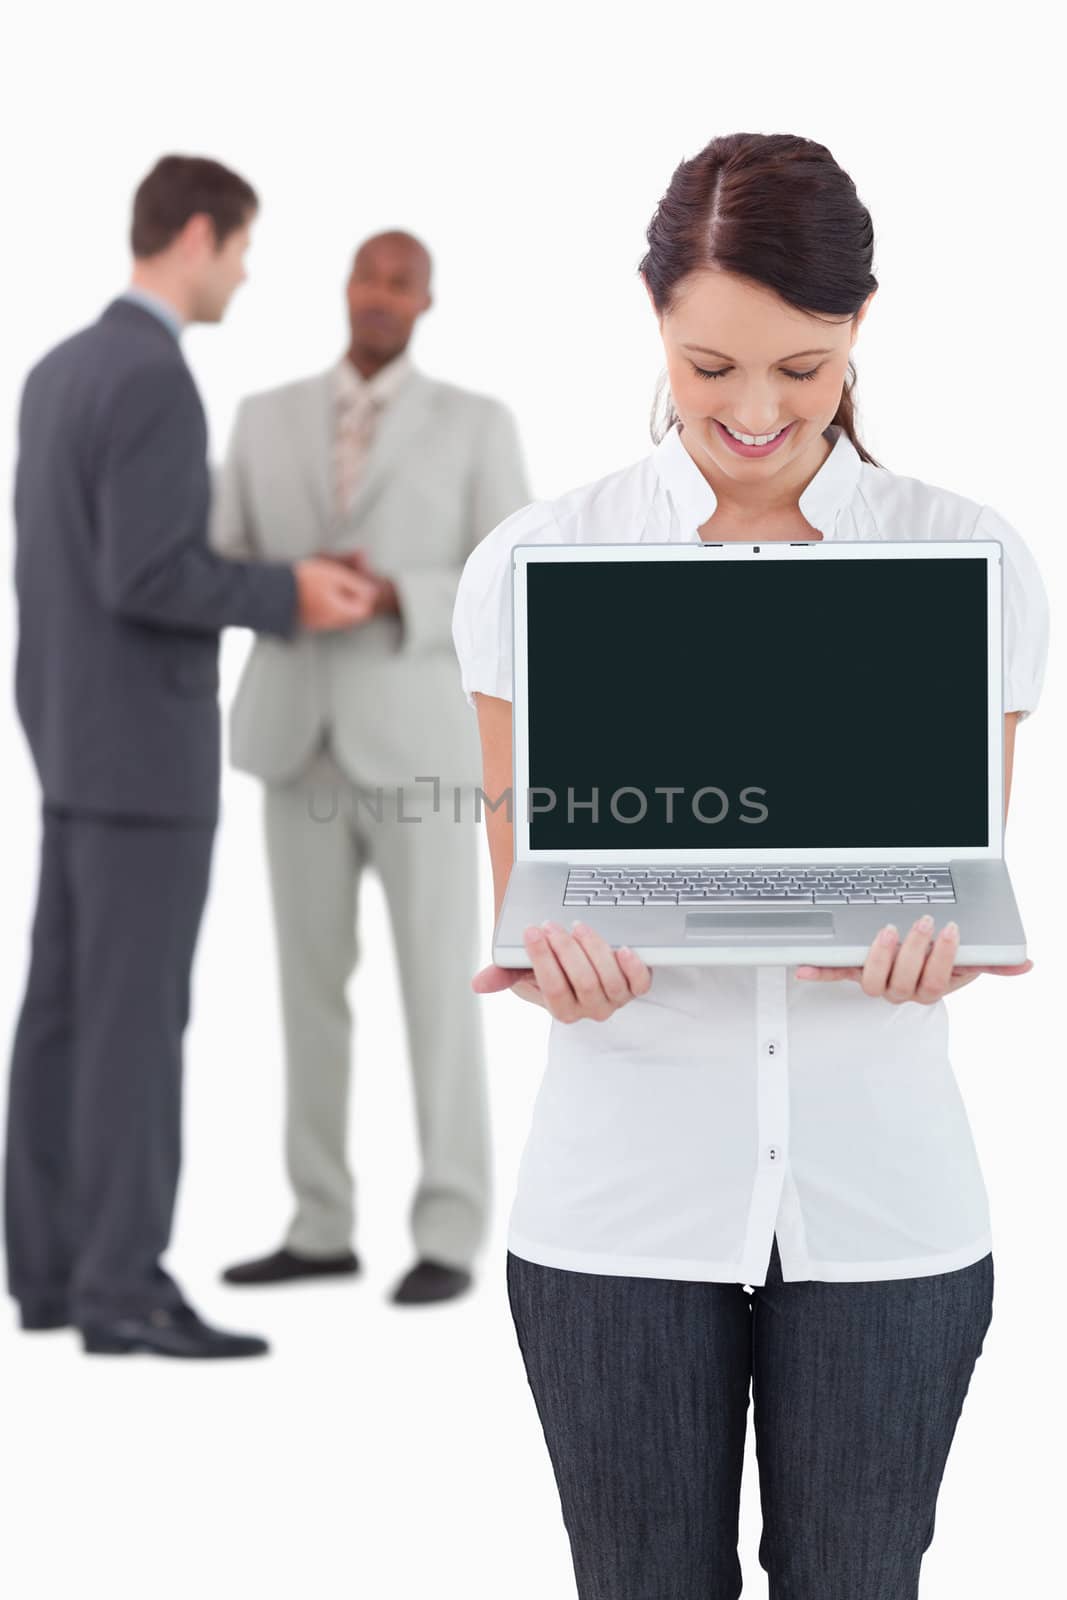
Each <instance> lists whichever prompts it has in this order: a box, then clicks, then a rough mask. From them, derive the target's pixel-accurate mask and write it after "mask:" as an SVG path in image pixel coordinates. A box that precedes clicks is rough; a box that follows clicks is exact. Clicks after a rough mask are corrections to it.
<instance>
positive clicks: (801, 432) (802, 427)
mask: <svg viewBox="0 0 1067 1600" xmlns="http://www.w3.org/2000/svg"><path fill="white" fill-rule="evenodd" d="M873 298H874V295H873V293H872V294H871V295H868V297H867V299H866V300H865V301H864V303H863V305H862V306H861V307H860V309H859V311H858V312H857V314H856V316H855V317H854V318H849V319H848V320H846V321H844V322H830V321H823V320H822V318H821V317H814V316H809V315H807V314H806V313H805V312H803V311H795V310H794V309H793V307H792V306H789V305H787V304H786V303H785V301H784V300H781V299H780V298H779V297H778V296H777V295H776V294H775V293H774V292H773V291H772V290H769V289H765V288H763V287H762V285H758V284H753V283H751V282H749V280H747V279H745V278H740V277H737V276H736V275H735V274H733V273H729V272H722V271H718V270H716V269H708V270H701V271H699V272H691V273H690V274H689V275H688V277H687V278H684V279H683V280H682V282H681V283H680V284H679V285H678V288H677V290H676V293H675V300H674V305H673V306H672V308H671V310H670V311H669V312H667V313H666V314H665V315H664V316H662V317H661V318H660V319H659V324H660V333H661V335H662V338H663V347H664V350H665V351H666V354H667V370H668V374H669V377H670V385H671V393H672V395H673V397H674V406H675V410H676V411H677V413H678V415H679V417H680V418H681V420H682V422H683V423H684V425H685V438H686V442H687V445H688V448H689V451H690V454H691V455H693V457H694V459H696V460H697V463H698V465H699V464H700V462H701V460H702V459H703V460H704V462H705V463H706V464H708V465H709V466H711V467H714V468H718V470H719V472H720V473H721V474H722V475H723V476H725V477H728V478H732V479H734V480H736V481H737V483H738V484H739V485H742V484H753V485H756V484H763V483H767V482H769V481H770V480H771V479H772V478H775V477H777V476H778V474H779V473H781V472H783V471H784V472H785V477H786V480H787V481H789V480H792V479H793V478H794V477H795V476H796V471H797V468H798V467H802V466H804V465H811V466H812V467H813V470H815V469H817V467H818V466H819V465H821V463H822V461H823V459H824V458H825V445H822V446H821V447H820V437H821V435H822V433H823V431H824V429H825V428H827V427H828V426H829V424H830V423H831V422H832V421H833V419H834V413H835V412H836V411H837V407H838V404H839V402H840V399H841V391H842V389H843V387H844V383H845V378H846V375H847V372H848V360H849V352H850V351H851V349H852V346H853V344H854V343H855V339H856V333H857V330H858V328H859V325H860V323H861V322H862V320H863V318H864V316H865V315H866V313H867V307H868V306H869V305H870V303H871V300H872V299H873ZM711 373H716V374H719V376H715V377H711V376H709V374H711ZM728 429H732V430H733V431H734V432H735V433H742V434H745V435H747V436H748V438H749V439H750V440H751V439H756V440H760V441H766V442H764V443H758V444H756V445H750V444H745V443H737V442H735V441H733V440H731V439H730V438H729V436H728V433H727V431H726V430H728ZM775 434H779V435H780V436H779V437H778V438H777V439H776V440H769V441H767V440H766V436H767V435H775ZM790 469H792V470H790Z"/></svg>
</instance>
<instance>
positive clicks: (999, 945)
mask: <svg viewBox="0 0 1067 1600" xmlns="http://www.w3.org/2000/svg"><path fill="white" fill-rule="evenodd" d="M1001 559H1002V551H1001V546H1000V544H999V542H998V541H996V540H983V541H977V540H974V541H968V540H959V541H956V540H946V541H936V542H935V541H922V542H920V541H917V540H899V541H879V542H872V543H866V542H862V541H858V542H847V541H839V540H827V541H819V540H813V541H802V542H797V543H785V542H772V543H768V544H762V545H761V544H748V543H745V544H739V543H734V542H730V543H725V544H711V543H706V544H705V543H693V544H663V543H661V544H640V545H634V544H619V545H613V544H609V545H594V544H578V545H547V546H546V545H516V546H515V547H514V550H513V573H512V577H513V585H512V596H513V637H514V663H515V666H514V690H513V693H514V700H513V752H512V754H513V767H512V771H513V774H514V782H513V787H512V792H511V795H510V797H509V799H510V804H511V815H512V821H513V826H514V840H515V851H514V864H513V867H512V871H511V876H510V879H509V881H508V886H507V892H506V894H505V897H504V901H503V904H502V906H501V910H500V916H499V918H498V920H497V925H496V928H495V930H494V935H493V945H492V950H493V960H494V961H495V962H497V963H498V964H499V965H500V966H504V967H527V966H529V957H528V955H527V952H526V949H525V946H524V944H523V930H524V929H525V928H526V927H527V926H528V925H529V924H530V923H540V922H542V921H545V920H546V919H549V918H551V919H553V920H555V921H558V922H561V923H562V925H563V926H564V927H566V928H569V927H570V925H571V923H572V922H573V921H574V920H576V919H579V920H581V921H583V922H585V923H587V924H588V925H589V926H590V927H592V928H594V929H596V931H597V932H598V933H600V934H601V935H602V936H603V937H604V938H605V939H606V940H607V942H608V943H609V944H610V945H612V946H614V947H618V946H619V945H622V944H628V945H630V946H631V947H632V948H633V949H634V950H635V951H636V952H637V954H638V955H639V956H641V957H642V959H643V960H644V961H646V962H647V963H648V964H649V965H650V966H653V965H664V964H666V963H672V964H674V963H679V964H680V963H686V964H704V963H707V964H711V965H750V964H755V963H772V964H782V965H790V964H793V963H800V962H804V963H811V964H813V965H816V966H858V965H861V964H862V963H863V962H864V961H865V960H866V958H867V954H868V950H869V948H870V945H871V943H872V941H873V939H874V937H875V935H876V934H877V933H878V931H879V929H880V928H882V927H883V926H884V925H885V924H886V923H887V922H893V923H895V924H896V925H897V927H898V928H899V929H900V932H901V936H902V937H903V935H904V934H906V932H907V930H908V929H909V928H910V927H911V925H912V923H913V921H914V920H915V918H916V917H919V916H921V915H922V914H923V912H924V911H927V910H928V911H929V912H930V913H931V914H932V915H933V917H934V930H935V933H936V932H937V931H939V930H940V928H941V927H943V926H944V924H945V922H947V921H949V920H955V921H956V922H957V923H958V924H959V928H960V947H959V952H958V955H957V958H956V959H957V962H958V963H959V964H961V965H986V964H989V965H1008V964H1012V963H1015V962H1020V961H1024V960H1025V959H1026V944H1025V936H1024V933H1023V927H1022V923H1021V921H1020V919H1019V912H1018V908H1017V906H1016V903H1015V897H1014V894H1013V892H1012V886H1011V882H1010V880H1009V877H1008V870H1007V867H1006V865H1005V861H1004V815H1003V793H1004V749H1003V729H1004V718H1003V706H1002V701H1003V692H1002V610H1001V590H1002V583H1001V576H1002V567H1001ZM488 798H489V800H490V801H495V802H496V803H499V798H498V797H494V796H489V797H488Z"/></svg>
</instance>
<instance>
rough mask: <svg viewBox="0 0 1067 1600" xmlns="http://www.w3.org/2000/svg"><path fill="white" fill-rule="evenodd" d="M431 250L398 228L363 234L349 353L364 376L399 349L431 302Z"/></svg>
mask: <svg viewBox="0 0 1067 1600" xmlns="http://www.w3.org/2000/svg"><path fill="white" fill-rule="evenodd" d="M432 269H433V261H432V258H431V256H430V252H429V250H427V248H426V246H425V245H424V244H423V243H422V241H421V239H416V237H415V235H414V234H412V233H406V232H404V231H403V229H400V228H394V229H390V230H389V231H388V232H386V233H376V234H373V235H372V236H371V237H370V238H369V239H364V241H363V243H362V244H361V245H360V247H359V249H358V250H357V251H356V254H355V258H354V260H353V262H352V271H351V274H350V276H349V279H348V320H349V328H350V331H351V344H350V347H349V352H348V353H349V359H350V360H351V361H352V362H353V363H354V364H355V366H357V367H358V368H359V370H360V371H361V372H362V373H363V375H364V376H365V377H369V376H370V375H371V374H372V373H374V372H376V371H377V370H378V369H379V367H383V366H384V365H385V364H386V362H387V361H391V360H392V359H393V357H394V356H397V355H399V354H400V352H401V350H403V349H404V348H405V347H406V345H407V344H408V341H409V340H410V338H411V334H412V329H413V328H414V326H415V321H416V319H417V318H418V317H420V316H421V315H422V313H423V312H424V311H427V310H429V308H430V306H431V305H432V304H433V300H432V297H431V295H430V277H431V273H432Z"/></svg>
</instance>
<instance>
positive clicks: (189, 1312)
mask: <svg viewBox="0 0 1067 1600" xmlns="http://www.w3.org/2000/svg"><path fill="white" fill-rule="evenodd" d="M81 1335H82V1345H83V1347H84V1349H85V1351H86V1353H87V1354H88V1355H92V1356H129V1355H134V1354H135V1353H137V1352H138V1351H143V1352H144V1353H145V1354H147V1355H153V1356H180V1357H184V1358H186V1359H194V1360H195V1359H199V1360H218V1359H221V1358H223V1357H233V1356H261V1355H264V1354H265V1353H266V1351H267V1350H269V1348H270V1346H269V1345H268V1344H267V1341H266V1339H259V1338H257V1337H256V1336H255V1335H254V1334H251V1333H224V1332H223V1331H222V1329H221V1328H210V1327H208V1325H207V1323H206V1322H201V1320H200V1318H199V1317H198V1316H197V1314H196V1312H195V1311H194V1310H193V1309H192V1307H191V1306H173V1307H172V1306H166V1307H164V1306H158V1307H157V1308H156V1309H155V1310H154V1311H146V1312H143V1313H142V1314H140V1315H139V1316H132V1317H116V1318H115V1319H114V1320H113V1321H110V1322H86V1323H82V1325H81Z"/></svg>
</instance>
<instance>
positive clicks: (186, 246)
mask: <svg viewBox="0 0 1067 1600" xmlns="http://www.w3.org/2000/svg"><path fill="white" fill-rule="evenodd" d="M178 239H179V240H180V241H181V245H182V248H183V250H185V251H188V252H189V253H190V254H193V255H197V254H200V253H201V252H203V251H204V250H210V251H211V253H212V255H214V254H215V253H216V251H217V249H218V246H217V245H216V243H215V225H214V223H213V222H212V220H211V218H210V217H209V216H208V214H207V212H206V211H194V212H193V214H192V216H191V217H190V218H189V220H188V222H186V224H185V226H184V227H183V228H182V230H181V232H180V233H179V234H178Z"/></svg>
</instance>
